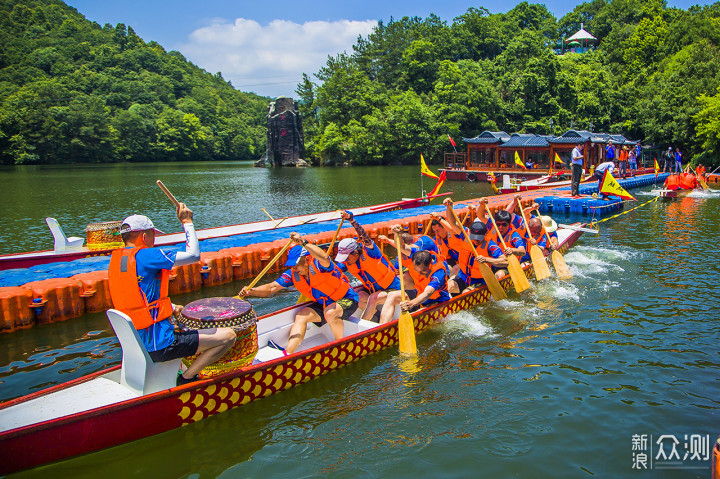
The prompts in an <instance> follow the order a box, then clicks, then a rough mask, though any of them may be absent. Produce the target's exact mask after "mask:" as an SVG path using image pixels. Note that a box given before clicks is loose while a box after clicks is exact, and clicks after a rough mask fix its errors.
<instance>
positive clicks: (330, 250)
mask: <svg viewBox="0 0 720 479" xmlns="http://www.w3.org/2000/svg"><path fill="white" fill-rule="evenodd" d="M344 222H345V218H341V219H340V224H339V225H338V227H337V229H336V230H335V236H333V239H332V241H331V242H330V246H328V249H327V250H328V253H330V254H332V249H333V246H335V241H337V237H338V235H339V234H340V230H341V229H342V225H343V223H344Z"/></svg>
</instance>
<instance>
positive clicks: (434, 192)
mask: <svg viewBox="0 0 720 479" xmlns="http://www.w3.org/2000/svg"><path fill="white" fill-rule="evenodd" d="M443 183H445V171H444V170H443V172H442V173H440V178H438V182H437V184H435V188H433V189H432V191H431V192H430V193H428V196H435V195H437V194H438V191H440V187H441V186H442V185H443Z"/></svg>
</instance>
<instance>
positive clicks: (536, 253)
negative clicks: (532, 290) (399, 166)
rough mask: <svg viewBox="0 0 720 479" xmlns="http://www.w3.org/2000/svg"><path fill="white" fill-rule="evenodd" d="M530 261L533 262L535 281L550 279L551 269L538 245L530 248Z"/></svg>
mask: <svg viewBox="0 0 720 479" xmlns="http://www.w3.org/2000/svg"><path fill="white" fill-rule="evenodd" d="M530 259H531V260H532V264H533V269H534V270H535V279H537V280H538V281H542V280H544V279H547V278H549V277H550V267H549V266H548V264H547V260H545V255H544V254H543V252H542V250H541V249H540V247H539V246H538V245H536V244H534V245H532V246H531V247H530Z"/></svg>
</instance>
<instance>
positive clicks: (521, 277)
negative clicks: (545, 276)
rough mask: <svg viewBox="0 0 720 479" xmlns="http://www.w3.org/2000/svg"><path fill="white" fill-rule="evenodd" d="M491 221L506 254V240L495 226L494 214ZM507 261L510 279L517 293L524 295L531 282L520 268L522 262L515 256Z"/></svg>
mask: <svg viewBox="0 0 720 479" xmlns="http://www.w3.org/2000/svg"><path fill="white" fill-rule="evenodd" d="M490 220H491V221H492V224H493V226H494V227H495V231H497V233H498V238H500V243H502V249H503V252H504V251H505V250H506V249H507V245H506V244H505V239H504V238H503V237H502V234H500V230H499V229H498V227H497V225H496V224H495V218H493V215H492V213H491V214H490ZM507 260H508V272H510V279H512V282H513V285H515V291H517V292H518V293H522V292H523V291H525V290H526V289H528V288H529V287H530V282H529V281H528V280H527V277H525V272H524V271H523V269H522V266H520V261H518V259H517V257H516V256H515V255H514V254H511V255H510V256H507Z"/></svg>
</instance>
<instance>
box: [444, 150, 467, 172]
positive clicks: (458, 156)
mask: <svg viewBox="0 0 720 479" xmlns="http://www.w3.org/2000/svg"><path fill="white" fill-rule="evenodd" d="M466 165H467V153H445V168H446V169H448V170H463V169H465V167H466Z"/></svg>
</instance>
